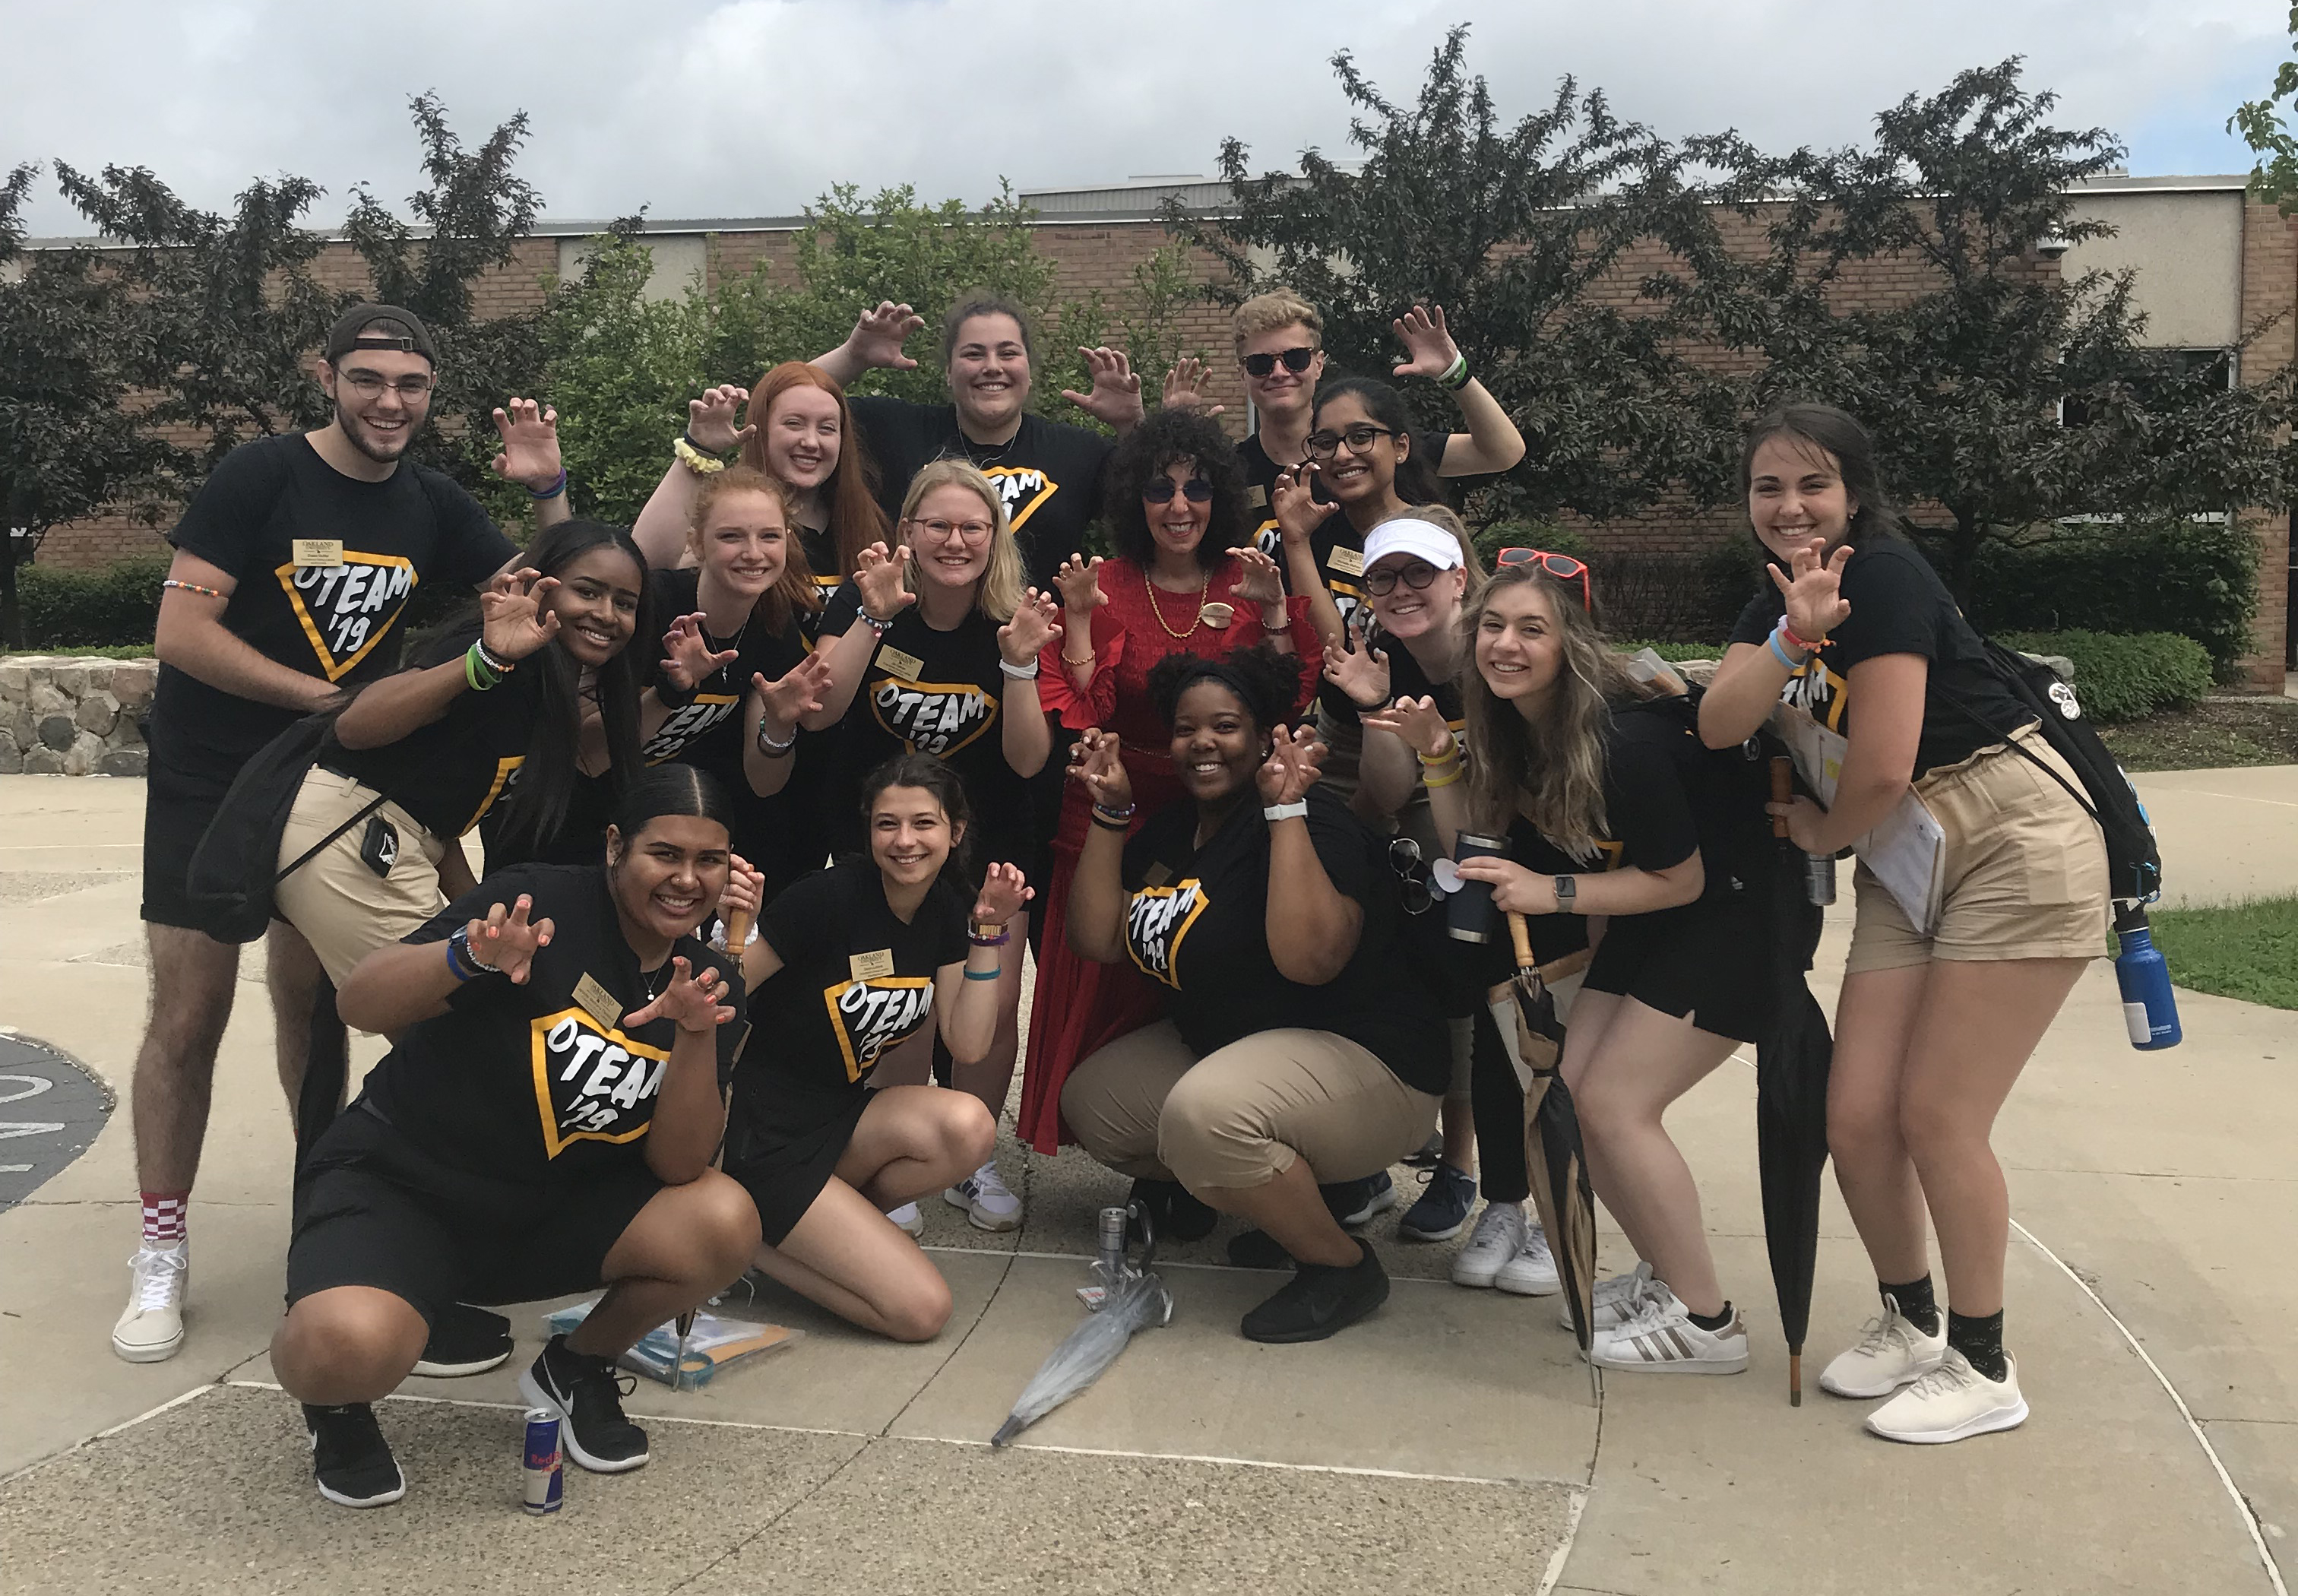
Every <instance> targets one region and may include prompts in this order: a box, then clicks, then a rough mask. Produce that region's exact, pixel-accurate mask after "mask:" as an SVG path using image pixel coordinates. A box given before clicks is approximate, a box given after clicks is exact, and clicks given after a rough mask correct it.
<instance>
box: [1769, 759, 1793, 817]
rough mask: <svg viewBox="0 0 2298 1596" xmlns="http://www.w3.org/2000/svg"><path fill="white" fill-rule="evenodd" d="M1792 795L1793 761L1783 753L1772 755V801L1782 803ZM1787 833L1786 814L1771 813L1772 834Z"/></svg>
mask: <svg viewBox="0 0 2298 1596" xmlns="http://www.w3.org/2000/svg"><path fill="white" fill-rule="evenodd" d="M1793 797H1795V761H1794V760H1792V759H1790V758H1789V757H1787V756H1786V755H1784V754H1780V755H1774V756H1773V759H1772V802H1773V803H1775V804H1784V803H1786V802H1787V801H1788V800H1789V799H1790V798H1793ZM1787 834H1788V820H1787V816H1786V815H1773V816H1772V835H1773V836H1774V837H1784V836H1786V835H1787Z"/></svg>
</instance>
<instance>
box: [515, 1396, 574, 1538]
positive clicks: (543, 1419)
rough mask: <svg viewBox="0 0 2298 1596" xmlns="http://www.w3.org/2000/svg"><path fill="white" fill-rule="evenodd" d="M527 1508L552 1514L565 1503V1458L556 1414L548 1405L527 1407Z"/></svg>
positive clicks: (534, 1511) (525, 1471)
mask: <svg viewBox="0 0 2298 1596" xmlns="http://www.w3.org/2000/svg"><path fill="white" fill-rule="evenodd" d="M523 1472H524V1473H525V1476H526V1495H525V1502H526V1510H527V1511H528V1512H530V1513H555V1512H557V1511H558V1509H561V1508H563V1507H565V1506H566V1459H565V1457H564V1456H563V1455H562V1454H561V1453H560V1451H559V1447H558V1415H557V1414H555V1413H553V1412H552V1411H551V1410H550V1409H548V1408H529V1409H528V1410H526V1462H525V1469H524V1471H523Z"/></svg>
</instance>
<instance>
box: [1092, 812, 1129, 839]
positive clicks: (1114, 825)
mask: <svg viewBox="0 0 2298 1596" xmlns="http://www.w3.org/2000/svg"><path fill="white" fill-rule="evenodd" d="M1093 823H1094V824H1095V825H1097V826H1099V827H1100V828H1101V829H1102V830H1103V831H1115V832H1117V833H1119V834H1120V836H1121V835H1123V834H1124V833H1125V832H1127V831H1131V830H1132V829H1133V827H1132V825H1131V823H1129V822H1127V821H1122V820H1104V819H1103V818H1102V817H1101V816H1100V815H1095V816H1094V817H1093Z"/></svg>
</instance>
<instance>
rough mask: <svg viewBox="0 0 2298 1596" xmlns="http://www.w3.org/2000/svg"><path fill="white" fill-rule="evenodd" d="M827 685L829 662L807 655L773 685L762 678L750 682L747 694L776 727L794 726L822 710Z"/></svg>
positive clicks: (828, 683) (756, 677)
mask: <svg viewBox="0 0 2298 1596" xmlns="http://www.w3.org/2000/svg"><path fill="white" fill-rule="evenodd" d="M829 685H830V660H829V658H828V657H827V656H825V655H823V654H821V653H818V652H817V653H813V654H808V655H807V656H806V657H805V658H804V659H801V660H799V661H798V664H797V665H795V666H791V667H790V669H789V671H788V672H786V673H785V674H782V675H781V677H780V678H778V679H777V680H775V681H773V682H769V681H767V680H766V679H765V676H764V675H763V674H757V675H753V676H752V677H751V678H750V690H751V691H752V692H754V693H756V695H757V697H758V701H759V703H761V704H762V705H764V706H765V712H766V715H767V716H768V718H769V719H771V720H772V721H773V723H774V724H776V725H778V726H781V727H784V728H788V727H790V726H795V725H796V724H798V719H799V717H800V716H802V715H811V714H813V713H814V711H815V710H817V709H819V708H821V707H822V691H823V690H824V689H825V688H827V687H828V686H829Z"/></svg>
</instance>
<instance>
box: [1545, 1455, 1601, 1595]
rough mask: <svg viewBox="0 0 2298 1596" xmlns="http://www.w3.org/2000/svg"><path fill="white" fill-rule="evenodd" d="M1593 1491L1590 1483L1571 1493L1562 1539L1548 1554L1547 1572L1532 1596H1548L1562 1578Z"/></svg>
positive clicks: (1593, 1487)
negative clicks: (1582, 1516)
mask: <svg viewBox="0 0 2298 1596" xmlns="http://www.w3.org/2000/svg"><path fill="white" fill-rule="evenodd" d="M1593 1489H1595V1486H1594V1485H1593V1484H1592V1483H1591V1484H1588V1485H1583V1486H1580V1487H1578V1488H1576V1489H1575V1490H1574V1491H1573V1493H1572V1507H1571V1509H1570V1510H1569V1512H1568V1513H1567V1514H1566V1517H1565V1520H1564V1538H1563V1539H1562V1540H1561V1541H1558V1542H1557V1543H1556V1550H1555V1551H1552V1552H1550V1554H1549V1557H1548V1570H1547V1572H1546V1573H1544V1574H1542V1575H1541V1576H1540V1584H1539V1585H1538V1586H1536V1587H1535V1588H1534V1589H1533V1593H1532V1596H1549V1593H1550V1592H1552V1591H1553V1590H1555V1589H1556V1586H1557V1582H1558V1581H1559V1580H1561V1579H1562V1578H1563V1577H1564V1565H1565V1564H1566V1562H1567V1561H1569V1560H1570V1559H1571V1557H1572V1542H1574V1541H1575V1540H1577V1539H1578V1538H1579V1535H1580V1515H1581V1514H1582V1513H1583V1512H1585V1511H1586V1510H1587V1508H1588V1493H1589V1492H1590V1491H1592V1490H1593Z"/></svg>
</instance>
